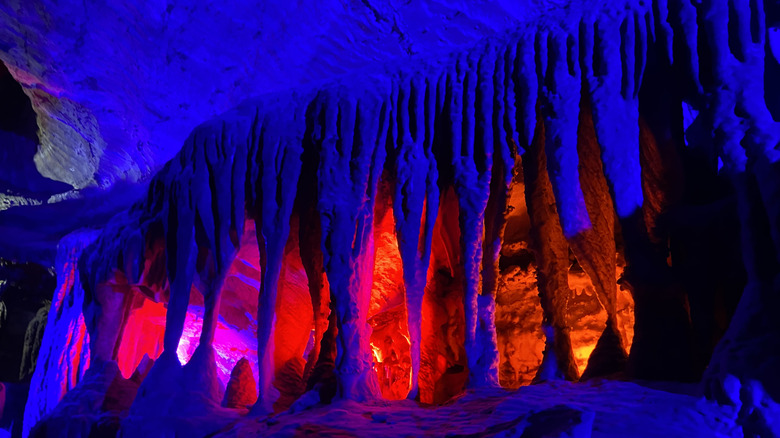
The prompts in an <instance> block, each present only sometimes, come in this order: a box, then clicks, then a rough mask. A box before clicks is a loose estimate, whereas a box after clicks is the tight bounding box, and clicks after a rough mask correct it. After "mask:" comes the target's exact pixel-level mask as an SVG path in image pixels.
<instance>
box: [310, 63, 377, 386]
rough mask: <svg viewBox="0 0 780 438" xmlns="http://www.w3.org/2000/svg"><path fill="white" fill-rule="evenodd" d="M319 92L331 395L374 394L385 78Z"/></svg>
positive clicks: (317, 132) (318, 132) (321, 209)
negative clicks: (332, 329) (371, 314)
mask: <svg viewBox="0 0 780 438" xmlns="http://www.w3.org/2000/svg"><path fill="white" fill-rule="evenodd" d="M360 85H362V87H361V86H357V87H350V88H349V89H347V88H346V87H344V86H342V87H338V88H337V89H336V90H335V91H333V92H326V93H323V94H321V95H320V96H318V98H317V102H316V105H318V106H319V116H318V117H315V120H316V121H315V126H314V133H313V136H314V143H315V144H319V145H320V146H319V150H320V151H321V152H320V153H321V156H320V163H319V169H318V181H319V184H320V189H321V192H320V193H319V202H318V210H319V213H320V220H321V222H322V249H323V256H324V257H323V261H324V265H325V270H326V273H327V276H328V282H329V284H330V289H331V296H332V300H333V306H334V309H335V312H336V319H337V324H338V335H337V339H336V344H337V351H338V353H337V357H336V368H335V373H336V377H337V381H338V390H337V396H339V397H341V398H345V399H351V400H356V401H364V400H370V399H374V398H377V397H379V393H380V391H379V384H378V382H377V378H376V373H375V372H374V369H373V355H372V353H371V348H370V335H371V327H370V326H369V325H368V322H367V316H368V306H369V301H370V298H371V284H372V272H373V257H374V244H373V214H374V203H375V200H376V193H377V184H378V182H379V178H380V176H381V174H382V166H383V164H384V158H385V148H386V141H387V132H388V124H389V113H390V107H389V104H388V102H387V101H386V100H385V99H386V96H389V95H390V93H389V87H388V85H389V84H387V83H384V82H380V80H379V79H376V78H366V80H365V81H364V83H362V84H360Z"/></svg>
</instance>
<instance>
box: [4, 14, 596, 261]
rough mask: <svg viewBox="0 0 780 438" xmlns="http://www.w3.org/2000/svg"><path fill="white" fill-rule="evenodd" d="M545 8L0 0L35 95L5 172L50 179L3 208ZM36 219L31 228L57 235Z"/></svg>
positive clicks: (79, 194)
mask: <svg viewBox="0 0 780 438" xmlns="http://www.w3.org/2000/svg"><path fill="white" fill-rule="evenodd" d="M594 3H595V2H594ZM542 13H544V7H540V6H537V5H536V2H535V1H533V0H525V1H522V2H514V1H506V0H498V1H487V0H482V1H479V2H477V3H474V4H472V5H468V7H466V5H465V4H457V5H455V4H450V3H448V2H443V1H439V0H427V1H424V2H419V3H414V4H402V3H398V2H394V1H387V0H381V1H370V2H369V1H341V0H328V1H324V2H307V4H306V5H304V4H302V3H300V2H292V3H290V2H285V3H280V4H271V3H263V4H260V5H256V4H253V3H231V4H225V3H222V2H214V1H210V0H203V1H198V2H196V3H192V4H191V3H181V4H179V3H177V2H173V1H167V2H163V1H156V2H151V3H146V4H144V5H143V7H138V6H137V5H135V4H132V3H122V2H120V3H112V4H111V5H102V4H91V3H82V2H76V1H66V2H58V3H51V2H48V1H45V0H40V1H39V0H34V1H27V0H13V1H9V2H4V3H3V5H2V6H0V21H1V22H2V23H3V24H4V25H3V26H2V29H1V30H0V60H2V61H3V62H4V63H5V64H6V65H7V66H8V70H9V71H10V72H11V75H13V77H14V78H15V79H16V81H18V82H19V83H20V84H22V86H23V87H24V90H25V93H26V94H27V95H28V96H29V98H30V100H31V101H32V106H33V108H34V109H35V112H36V113H37V116H38V126H39V127H40V132H39V133H38V141H35V140H32V139H25V140H24V142H25V143H24V145H23V146H22V145H20V147H23V148H24V154H23V155H20V156H16V157H13V160H8V161H5V160H3V161H2V162H3V163H4V164H3V167H2V173H3V175H6V174H8V173H9V172H19V169H24V179H25V180H26V181H32V180H36V181H37V180H40V181H44V182H46V181H47V180H45V179H44V178H43V177H45V178H50V179H51V180H54V181H51V180H48V182H47V183H46V184H39V185H38V186H34V187H30V189H29V190H25V191H19V190H16V191H15V193H14V194H12V195H11V196H7V194H6V193H3V194H2V195H0V197H2V198H1V199H3V201H1V202H0V205H2V204H3V203H13V204H19V205H24V204H29V203H33V204H37V203H44V204H45V203H46V202H48V201H49V198H50V197H51V196H52V195H57V196H56V197H54V198H52V199H51V200H53V201H58V200H61V199H63V198H65V199H68V198H93V197H100V198H101V199H102V202H103V203H106V202H109V201H107V199H106V198H105V197H103V195H104V193H105V192H106V191H107V190H108V189H109V188H111V187H113V186H114V185H116V184H117V183H120V182H123V181H124V182H138V181H146V180H148V179H149V178H150V177H151V176H152V175H153V174H154V172H155V171H157V170H158V169H159V168H160V167H161V166H162V165H163V164H164V163H165V162H166V161H167V160H169V159H170V158H172V157H173V156H174V155H175V154H176V152H177V151H178V150H179V148H180V147H181V144H182V142H183V141H184V139H185V138H186V136H187V135H188V133H189V132H190V131H191V130H192V129H193V128H194V127H195V126H197V125H198V124H199V123H201V122H203V121H204V120H207V119H209V118H211V117H213V116H215V115H217V114H219V113H221V112H223V111H225V110H228V109H230V108H232V107H233V106H235V105H237V104H238V103H239V102H241V101H243V100H244V99H245V98H246V96H248V95H250V96H251V95H256V94H261V93H266V92H269V91H274V90H281V89H287V88H291V87H296V86H300V85H301V84H306V83H313V82H318V81H321V80H322V79H324V78H329V77H333V76H336V75H340V74H343V73H345V72H349V71H352V70H355V69H358V68H362V67H365V66H367V65H371V64H375V63H377V62H383V61H387V60H389V59H396V58H406V59H411V58H414V57H417V56H419V55H428V54H431V53H440V52H443V51H445V52H448V51H451V50H453V49H454V48H456V47H462V46H466V45H468V44H472V43H473V42H474V41H476V40H478V39H480V38H483V37H484V36H486V35H490V34H493V33H495V32H498V31H503V30H506V29H509V28H513V27H517V26H518V25H519V24H520V23H521V22H523V21H525V20H527V19H530V18H531V17H534V16H537V15H539V14H542ZM33 132H34V131H33ZM19 141H22V140H21V139H20V140H19ZM36 143H37V144H36ZM36 147H37V150H36ZM33 154H34V157H33ZM12 163H13V164H12ZM55 181H59V182H63V183H66V184H67V185H66V184H57V183H56V182H55ZM69 186H70V187H69ZM85 188H88V189H86V190H80V189H85ZM73 189H76V191H75V192H74V191H73ZM114 197H116V195H114ZM82 201H84V202H87V201H85V200H83V199H82ZM73 203H74V202H71V203H70V204H73ZM80 203H81V201H77V202H75V204H80ZM125 205H126V204H125ZM122 207H123V206H121V205H119V206H115V207H114V208H113V211H116V210H117V209H120V208H122ZM55 209H56V210H57V211H68V210H77V209H78V207H74V206H72V205H70V206H69V205H67V204H66V205H63V206H57V207H55ZM28 210H29V209H28ZM18 214H22V213H15V214H13V215H9V216H10V217H9V216H6V217H7V218H8V220H9V221H12V220H13V216H15V215H18ZM24 214H26V215H28V216H34V215H39V214H45V213H44V212H42V211H39V210H37V209H34V210H32V211H26V212H24ZM103 220H105V218H104V219H103ZM81 225H82V226H83V225H84V224H83V221H82V223H81ZM67 226H68V228H69V229H68V230H63V231H61V232H60V233H58V234H55V236H53V237H49V236H46V237H48V238H47V239H42V238H41V236H35V237H36V238H37V240H38V241H39V243H40V245H41V246H42V248H41V251H44V250H46V249H47V248H48V249H49V250H50V249H53V248H54V246H55V245H56V241H57V240H58V239H57V238H58V237H62V236H63V235H64V234H66V233H67V232H68V231H70V230H72V229H74V228H75V227H78V222H77V221H73V222H72V223H68V224H67ZM29 227H30V224H28V225H27V228H29ZM14 228H16V227H14ZM22 228H24V227H22ZM46 228H48V227H47V226H46V225H45V224H41V225H40V226H39V227H37V231H38V232H39V233H40V232H42V231H43V232H44V233H46V234H54V233H52V231H51V230H47V229H46ZM31 237H32V236H31ZM11 249H12V248H7V249H6V251H10V250H11ZM14 249H15V248H14ZM20 253H21V254H25V253H26V254H28V256H29V249H27V251H24V250H22V251H14V254H20ZM45 255H46V254H45V253H44V254H38V255H37V256H39V257H42V256H45ZM50 258H53V255H51V256H50Z"/></svg>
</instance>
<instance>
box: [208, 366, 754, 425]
mask: <svg viewBox="0 0 780 438" xmlns="http://www.w3.org/2000/svg"><path fill="white" fill-rule="evenodd" d="M651 386H652V387H653V388H655V389H653V388H651ZM694 392H695V386H691V385H681V384H658V383H653V384H647V385H644V386H643V385H642V384H638V383H629V382H620V381H609V380H601V381H590V382H587V383H568V382H548V383H541V384H537V385H532V386H526V387H522V388H520V389H519V390H516V391H507V390H503V389H483V390H476V391H469V392H467V393H466V394H464V395H462V396H461V397H459V398H457V399H455V400H453V401H451V402H449V403H448V404H446V405H443V406H435V407H434V406H421V405H419V404H418V403H415V402H412V401H407V400H401V401H389V402H387V401H382V402H374V403H362V404H361V403H355V402H347V401H342V402H337V403H334V404H331V405H327V406H318V407H314V408H310V409H307V410H304V411H301V412H297V413H290V412H285V413H282V414H279V415H277V416H275V417H272V418H271V419H268V420H258V419H256V418H252V417H243V418H242V419H240V420H239V421H238V422H236V423H233V424H232V425H230V426H228V427H226V428H223V429H222V431H221V432H219V433H217V434H214V435H211V436H214V437H254V436H265V437H293V436H324V437H369V436H370V437H391V436H392V437H398V436H414V437H418V436H452V437H455V436H475V437H480V436H506V437H520V436H523V437H541V436H555V437H557V436H570V437H582V436H584V437H587V436H593V437H665V438H671V437H736V436H739V437H741V436H742V429H741V428H740V427H739V426H737V425H736V424H735V419H736V415H737V411H736V409H735V408H733V407H728V406H720V405H718V404H716V403H714V402H711V401H707V400H705V399H704V398H702V397H696V396H693V395H689V394H693V393H694Z"/></svg>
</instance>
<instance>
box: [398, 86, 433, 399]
mask: <svg viewBox="0 0 780 438" xmlns="http://www.w3.org/2000/svg"><path fill="white" fill-rule="evenodd" d="M397 94H398V96H397V102H398V103H397V106H396V108H399V109H405V108H409V111H408V112H407V111H403V110H397V111H395V113H394V116H395V119H396V126H395V127H396V129H395V130H393V135H394V140H395V141H394V146H395V149H394V150H392V154H393V172H394V174H395V175H394V180H393V182H394V184H395V192H394V196H393V204H394V205H393V214H394V218H395V224H396V233H397V236H398V248H399V252H400V254H401V260H402V263H403V276H404V286H405V297H406V315H407V322H408V327H409V341H410V356H411V361H412V384H411V387H410V390H409V395H408V397H409V398H410V399H417V398H418V397H419V391H418V388H419V381H418V380H419V372H420V351H421V350H420V348H421V335H422V332H421V324H422V302H423V295H424V293H425V285H426V280H427V274H428V265H429V262H430V257H431V234H432V231H433V224H434V223H435V221H436V214H437V210H438V195H439V189H438V186H437V174H436V159H435V157H434V156H433V152H432V146H433V129H434V122H435V117H436V111H437V108H436V102H437V85H436V83H433V84H431V83H429V82H428V81H427V80H426V79H424V78H423V77H422V76H421V75H416V76H414V77H411V78H403V79H402V80H401V84H400V86H399V89H398V93H397Z"/></svg>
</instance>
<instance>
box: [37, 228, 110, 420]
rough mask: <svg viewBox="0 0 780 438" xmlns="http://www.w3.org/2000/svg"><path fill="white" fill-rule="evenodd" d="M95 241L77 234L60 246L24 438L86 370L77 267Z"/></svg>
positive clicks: (93, 235) (87, 353)
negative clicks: (55, 284)
mask: <svg viewBox="0 0 780 438" xmlns="http://www.w3.org/2000/svg"><path fill="white" fill-rule="evenodd" d="M96 237H97V233H96V232H95V231H79V232H76V233H74V234H71V235H70V236H68V237H66V238H65V239H63V240H62V242H60V245H59V248H58V254H57V264H56V266H55V269H56V272H57V287H56V289H55V290H54V295H53V296H52V301H51V306H50V308H49V313H48V322H47V324H46V331H45V332H44V335H43V339H42V341H41V347H40V349H39V350H38V361H37V364H36V367H35V371H34V372H33V374H32V380H31V382H30V396H29V397H28V398H27V405H26V407H25V410H24V430H25V435H27V433H29V431H30V429H32V427H33V426H34V425H35V424H36V423H37V422H38V420H40V419H41V417H43V416H44V415H46V414H48V413H50V412H51V411H52V410H53V409H54V407H55V406H57V404H58V403H59V401H60V400H61V399H62V397H63V396H64V395H65V394H66V393H67V392H68V391H70V390H71V389H73V388H74V387H76V385H77V384H78V382H80V381H81V379H82V377H83V375H84V372H85V371H86V370H87V368H89V363H90V361H89V359H90V351H89V348H88V344H89V337H88V335H87V328H86V325H85V324H84V315H83V313H82V312H83V310H82V306H83V303H84V290H83V288H82V286H81V279H80V276H79V270H78V267H77V265H78V258H79V256H80V255H81V251H82V250H83V249H84V247H85V246H86V245H88V244H89V242H91V240H92V239H95V238H96Z"/></svg>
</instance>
